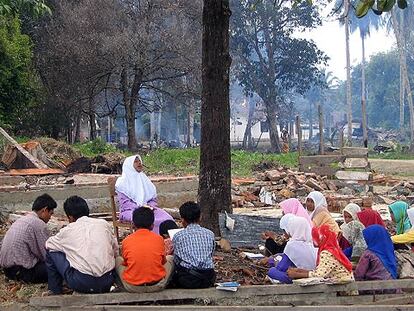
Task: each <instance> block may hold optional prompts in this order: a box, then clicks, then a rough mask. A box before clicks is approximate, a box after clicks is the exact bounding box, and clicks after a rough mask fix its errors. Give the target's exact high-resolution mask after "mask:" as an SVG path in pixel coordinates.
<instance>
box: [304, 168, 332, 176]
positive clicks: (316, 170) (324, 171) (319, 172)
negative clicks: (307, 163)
mask: <svg viewBox="0 0 414 311" xmlns="http://www.w3.org/2000/svg"><path fill="white" fill-rule="evenodd" d="M299 169H300V171H301V172H304V173H314V174H317V175H320V176H335V173H336V172H337V171H338V169H337V168H335V167H330V166H325V167H324V166H315V167H310V168H309V167H300V168H299Z"/></svg>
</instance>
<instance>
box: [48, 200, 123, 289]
mask: <svg viewBox="0 0 414 311" xmlns="http://www.w3.org/2000/svg"><path fill="white" fill-rule="evenodd" d="M63 208H64V210H65V213H66V215H67V217H68V219H69V225H68V226H66V227H65V228H62V229H61V230H60V231H59V233H58V234H56V235H55V236H53V237H51V238H49V239H48V240H47V241H46V249H47V255H46V265H47V272H48V287H49V291H51V292H52V294H61V293H62V283H63V281H65V282H66V284H67V285H68V286H69V287H70V288H71V289H73V290H75V291H77V292H81V293H104V292H109V290H110V288H111V286H112V284H113V282H114V276H115V270H114V268H115V257H116V256H117V255H118V253H119V250H118V243H117V241H116V238H115V236H114V235H113V233H112V228H111V226H110V225H109V224H108V223H107V222H106V221H105V220H102V219H94V218H90V217H88V216H89V208H88V204H87V203H86V201H85V200H84V199H82V198H81V197H78V196H72V197H70V198H68V199H67V200H66V201H65V203H64V205H63Z"/></svg>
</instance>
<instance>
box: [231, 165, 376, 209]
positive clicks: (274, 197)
mask: <svg viewBox="0 0 414 311" xmlns="http://www.w3.org/2000/svg"><path fill="white" fill-rule="evenodd" d="M314 190H316V191H321V192H323V193H324V194H325V195H326V197H327V200H328V207H329V209H330V210H331V211H338V210H341V209H342V208H343V207H345V206H346V204H348V203H350V202H353V203H357V204H360V205H365V206H370V205H372V199H371V200H369V199H366V200H365V201H364V200H363V198H362V197H361V196H360V194H361V193H362V194H364V196H366V195H367V193H368V191H369V187H368V186H367V185H363V184H358V183H352V184H351V183H345V182H340V181H337V180H330V179H328V178H327V177H326V176H319V175H317V174H314V173H303V172H298V171H293V170H291V169H287V168H282V167H279V168H277V169H273V170H269V171H265V172H263V173H258V174H257V176H256V179H255V180H248V181H247V182H246V184H245V185H243V184H240V185H238V186H233V189H232V195H233V196H232V202H233V206H234V207H251V208H254V207H255V208H258V207H265V206H271V205H275V204H277V203H279V202H281V201H283V200H285V199H289V198H298V199H300V200H304V198H305V197H306V196H307V195H308V193H309V192H311V191H314ZM363 201H364V202H363Z"/></svg>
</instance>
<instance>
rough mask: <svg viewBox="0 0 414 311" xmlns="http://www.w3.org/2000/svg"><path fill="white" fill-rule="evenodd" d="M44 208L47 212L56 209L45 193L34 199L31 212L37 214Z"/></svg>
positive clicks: (55, 205) (53, 201)
mask: <svg viewBox="0 0 414 311" xmlns="http://www.w3.org/2000/svg"><path fill="white" fill-rule="evenodd" d="M45 207H46V208H47V210H49V211H51V210H54V209H55V208H56V207H57V204H56V201H55V200H54V199H53V198H52V197H51V196H50V195H48V194H47V193H45V194H42V195H41V196H38V197H37V198H36V200H35V201H34V202H33V205H32V211H35V212H38V211H40V210H41V209H43V208H45Z"/></svg>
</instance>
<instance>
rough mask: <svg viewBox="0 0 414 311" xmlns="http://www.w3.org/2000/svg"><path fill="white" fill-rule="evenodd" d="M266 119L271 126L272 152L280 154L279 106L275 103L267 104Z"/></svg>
mask: <svg viewBox="0 0 414 311" xmlns="http://www.w3.org/2000/svg"><path fill="white" fill-rule="evenodd" d="M265 105H266V119H267V123H268V124H269V137H270V151H271V152H274V153H280V152H281V151H282V147H281V145H280V139H279V131H278V129H277V124H278V121H277V104H276V103H275V102H265Z"/></svg>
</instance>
